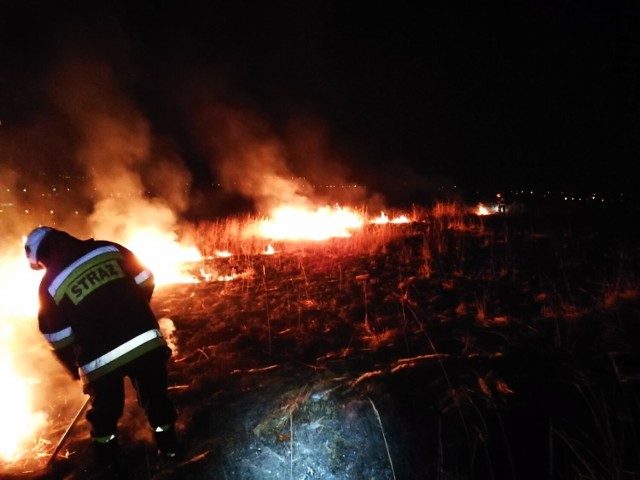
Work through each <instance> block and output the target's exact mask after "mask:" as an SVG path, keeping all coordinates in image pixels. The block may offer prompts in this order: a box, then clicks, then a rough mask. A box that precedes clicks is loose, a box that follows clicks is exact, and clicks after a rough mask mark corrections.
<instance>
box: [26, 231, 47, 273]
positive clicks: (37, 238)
mask: <svg viewBox="0 0 640 480" xmlns="http://www.w3.org/2000/svg"><path fill="white" fill-rule="evenodd" d="M53 230H54V229H53V228H51V227H38V228H35V229H34V230H32V231H31V233H30V234H29V235H28V236H27V241H26V242H24V252H25V254H26V255H27V260H29V266H30V267H31V268H32V269H33V270H42V269H43V268H44V265H43V264H42V263H41V262H40V261H39V260H38V247H39V246H40V244H41V243H42V241H43V240H44V239H45V237H46V236H47V235H49V234H50V233H51V232H52V231H53Z"/></svg>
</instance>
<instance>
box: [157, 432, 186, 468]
mask: <svg viewBox="0 0 640 480" xmlns="http://www.w3.org/2000/svg"><path fill="white" fill-rule="evenodd" d="M153 436H154V438H155V441H156V446H157V447H158V455H160V458H161V460H162V461H163V462H169V461H175V460H177V459H178V457H179V455H180V451H179V445H178V435H177V434H176V429H175V427H174V426H173V425H168V426H164V427H158V428H156V429H155V431H154V432H153Z"/></svg>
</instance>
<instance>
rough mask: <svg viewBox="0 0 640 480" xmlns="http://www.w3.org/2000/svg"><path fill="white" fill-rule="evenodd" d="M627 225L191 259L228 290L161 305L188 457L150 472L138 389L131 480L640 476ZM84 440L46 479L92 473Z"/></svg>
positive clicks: (530, 226)
mask: <svg viewBox="0 0 640 480" xmlns="http://www.w3.org/2000/svg"><path fill="white" fill-rule="evenodd" d="M619 213H620V212H618V215H616V214H615V212H614V213H611V212H604V213H602V214H601V213H598V212H595V213H589V214H584V215H576V214H572V215H571V216H554V215H551V214H549V215H530V214H525V213H520V214H512V215H509V214H503V215H499V216H493V217H488V218H480V219H478V218H476V217H473V218H471V217H464V218H456V219H455V221H453V220H454V219H447V218H434V217H432V216H431V217H430V216H425V218H423V219H420V220H419V221H416V222H413V223H411V224H405V225H384V226H375V227H374V226H372V227H371V228H368V229H365V230H364V231H363V232H360V233H359V234H358V235H355V236H354V237H353V238H350V239H337V240H331V241H328V242H322V243H306V244H305V243H291V244H287V243H280V244H274V247H275V248H276V253H275V254H274V255H262V254H259V253H254V254H252V253H240V254H237V255H235V256H234V257H231V258H230V259H209V260H207V261H205V262H203V263H202V264H199V265H194V266H193V268H194V271H196V272H202V273H203V274H204V273H207V272H209V273H215V274H216V275H219V274H224V275H231V274H233V275H236V278H235V279H234V280H231V281H227V282H222V281H209V282H201V283H198V284H186V285H174V286H169V287H162V288H159V289H158V291H157V292H156V294H155V296H154V300H153V306H154V309H155V311H156V312H157V314H158V316H159V318H162V319H165V320H163V323H165V322H166V323H165V324H166V325H169V326H173V327H174V328H175V330H174V331H173V332H172V333H171V334H170V337H171V340H172V341H173V342H174V344H173V347H174V356H173V358H172V360H171V362H170V383H171V393H172V396H173V398H174V399H175V402H176V405H177V406H178V408H179V411H180V419H179V434H180V438H181V441H182V443H183V445H184V449H185V452H184V457H183V459H182V460H181V462H177V463H176V464H174V465H169V466H166V467H164V468H159V466H158V465H157V464H156V461H155V456H154V455H153V454H152V453H153V452H152V448H151V446H150V445H151V444H150V437H149V435H148V434H146V436H145V434H144V433H141V432H144V431H145V424H144V420H140V418H141V415H140V412H139V411H136V406H135V405H134V399H133V398H132V397H131V398H129V400H128V405H127V413H126V416H125V418H124V419H123V422H122V424H123V426H122V429H123V431H122V438H123V462H124V464H125V465H124V468H125V470H126V472H127V475H128V476H127V478H158V479H164V478H176V479H178V478H179V479H225V478H229V479H231V478H233V479H278V478H282V479H293V478H295V479H316V478H318V479H341V480H342V479H391V478H404V479H408V478H412V479H419V478H424V479H429V478H440V479H449V478H451V479H454V478H455V479H458V478H460V479H466V478H493V479H501V478H510V479H515V478H517V479H522V478H532V479H540V478H552V477H553V478H554V479H564V478H566V479H570V478H614V477H615V478H638V477H640V460H639V459H640V441H639V440H640V438H639V437H638V431H637V425H638V420H639V418H640V411H639V410H640V402H639V401H638V388H637V387H638V379H640V369H639V368H638V349H637V342H638V338H640V337H639V336H638V334H639V332H640V316H639V314H640V308H639V307H640V302H639V301H638V299H639V297H638V292H640V290H639V289H638V286H639V284H638V277H637V272H638V260H639V259H638V256H639V253H640V249H639V246H640V244H639V243H638V238H637V237H636V235H635V234H634V233H633V228H631V227H630V226H629V222H628V219H625V218H624V217H623V216H622V215H619ZM216 275H214V277H215V276H216ZM166 319H170V321H168V320H166ZM87 435H88V434H87V429H86V424H85V423H84V422H83V421H82V420H81V421H80V422H79V423H78V425H77V428H76V429H75V431H74V433H73V434H71V435H70V438H69V444H70V447H69V449H70V451H73V452H78V453H77V454H72V455H70V457H69V459H68V460H60V461H59V462H55V463H54V464H53V465H50V466H48V467H47V468H46V469H44V470H43V471H42V472H40V473H39V474H38V476H40V477H50V478H91V477H90V476H88V474H86V473H85V474H84V475H83V474H81V473H79V472H82V471H83V468H85V462H86V455H84V454H83V451H84V449H86V445H87V443H88V436H87ZM32 476H33V475H32ZM18 477H20V475H16V477H15V478H18ZM23 477H24V475H23Z"/></svg>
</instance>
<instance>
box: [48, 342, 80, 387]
mask: <svg viewBox="0 0 640 480" xmlns="http://www.w3.org/2000/svg"><path fill="white" fill-rule="evenodd" d="M53 353H54V354H55V356H56V358H57V359H58V360H59V361H60V363H61V364H62V366H63V367H64V368H65V369H66V370H67V372H69V375H71V378H73V379H74V380H80V372H79V371H78V367H76V364H75V353H74V351H73V346H69V347H65V348H61V349H59V350H54V351H53Z"/></svg>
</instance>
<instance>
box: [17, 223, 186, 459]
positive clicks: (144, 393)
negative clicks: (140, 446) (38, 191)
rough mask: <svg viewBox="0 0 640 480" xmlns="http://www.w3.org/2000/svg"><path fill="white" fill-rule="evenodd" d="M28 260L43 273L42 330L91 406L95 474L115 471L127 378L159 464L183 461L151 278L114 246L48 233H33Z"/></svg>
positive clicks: (27, 248)
mask: <svg viewBox="0 0 640 480" xmlns="http://www.w3.org/2000/svg"><path fill="white" fill-rule="evenodd" d="M25 253H26V256H27V259H28V261H29V264H30V266H31V268H32V269H34V270H41V269H45V270H46V271H45V274H44V276H43V278H42V281H41V283H40V289H39V301H40V304H39V311H38V326H39V329H40V332H41V333H42V334H43V335H44V338H45V339H46V340H47V341H48V343H49V344H50V346H51V347H52V349H53V353H54V354H55V356H56V357H57V359H58V360H59V361H60V362H61V363H62V365H63V366H64V367H65V368H66V369H67V370H68V371H69V373H70V374H71V376H72V377H73V378H74V379H76V380H77V379H79V380H81V381H82V384H83V391H84V393H85V394H87V395H89V400H90V405H89V409H88V410H87V413H86V420H87V421H88V422H89V424H90V426H91V439H92V442H91V444H92V450H93V452H94V460H95V465H96V467H97V468H98V469H101V470H102V469H111V470H113V469H117V468H118V457H119V455H118V431H117V427H118V421H119V419H120V417H121V416H122V414H123V409H124V400H125V389H124V387H125V386H124V379H125V377H129V379H130V381H131V384H132V385H133V387H134V388H135V390H136V393H137V399H138V402H139V404H140V406H141V407H142V408H143V409H144V411H145V413H146V417H147V420H148V422H149V424H150V426H151V427H152V429H153V437H154V440H155V444H156V446H157V448H158V454H159V455H160V459H161V460H162V461H170V460H171V459H172V458H176V457H177V456H178V439H177V435H176V429H175V421H176V418H177V411H176V409H175V407H174V405H173V403H172V401H171V400H170V398H169V396H168V380H167V365H166V364H167V361H168V359H169V358H170V357H171V349H170V348H169V347H168V346H167V344H166V342H165V340H164V338H163V335H162V333H161V331H160V329H159V324H158V322H157V319H156V317H155V315H154V313H153V311H152V310H151V307H150V306H149V301H150V300H151V296H152V294H153V291H154V288H155V283H154V277H153V274H152V272H151V271H149V270H148V269H147V268H145V267H144V266H143V265H142V264H141V263H140V261H139V260H138V258H137V257H136V256H135V255H134V254H133V253H132V252H131V251H130V250H128V249H127V248H125V247H123V246H122V245H119V244H117V243H115V242H112V241H106V240H94V239H92V238H91V239H88V240H81V239H79V238H76V237H74V236H72V235H70V234H68V233H67V232H64V231H61V230H57V229H54V228H51V227H38V228H36V229H34V230H33V231H32V232H31V233H29V235H28V237H27V240H26V242H25Z"/></svg>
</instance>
